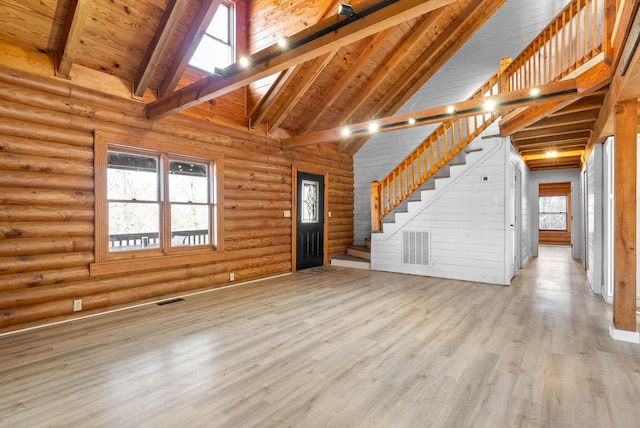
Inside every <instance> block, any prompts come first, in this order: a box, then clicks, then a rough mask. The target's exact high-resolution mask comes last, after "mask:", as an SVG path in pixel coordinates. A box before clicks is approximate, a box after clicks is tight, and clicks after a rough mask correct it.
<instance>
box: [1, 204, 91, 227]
mask: <svg viewBox="0 0 640 428" xmlns="http://www.w3.org/2000/svg"><path fill="white" fill-rule="evenodd" d="M40 221H45V222H46V221H54V222H55V221H93V209H92V207H86V208H81V207H78V208H74V207H56V206H49V207H48V206H44V205H39V206H33V205H0V223H7V222H40Z"/></svg>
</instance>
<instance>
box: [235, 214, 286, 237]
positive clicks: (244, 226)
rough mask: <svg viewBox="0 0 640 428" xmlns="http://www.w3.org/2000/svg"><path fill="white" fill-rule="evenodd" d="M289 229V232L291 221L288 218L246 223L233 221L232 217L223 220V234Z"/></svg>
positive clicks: (244, 221) (243, 220) (242, 220)
mask: <svg viewBox="0 0 640 428" xmlns="http://www.w3.org/2000/svg"><path fill="white" fill-rule="evenodd" d="M286 227H289V231H291V219H290V218H284V217H282V218H280V219H255V220H253V221H251V222H247V221H246V220H245V219H240V220H235V219H234V218H233V217H228V218H225V220H224V230H225V234H226V233H227V232H230V231H234V230H246V231H251V230H262V229H271V228H276V229H278V228H286Z"/></svg>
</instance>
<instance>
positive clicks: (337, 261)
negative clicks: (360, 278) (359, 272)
mask: <svg viewBox="0 0 640 428" xmlns="http://www.w3.org/2000/svg"><path fill="white" fill-rule="evenodd" d="M331 265H332V266H342V267H350V268H355V269H366V270H370V269H371V239H370V238H367V239H365V245H364V246H359V245H349V246H347V253H346V254H339V255H337V256H332V257H331Z"/></svg>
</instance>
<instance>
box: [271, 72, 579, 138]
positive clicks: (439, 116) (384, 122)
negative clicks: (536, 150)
mask: <svg viewBox="0 0 640 428" xmlns="http://www.w3.org/2000/svg"><path fill="white" fill-rule="evenodd" d="M539 89H540V94H539V95H538V96H535V97H532V96H531V95H530V93H529V90H528V89H521V90H518V91H513V92H507V93H503V94H500V95H497V96H493V97H485V98H476V99H471V100H466V101H461V102H458V103H455V104H452V105H450V106H439V107H433V108H428V109H424V110H420V111H417V112H413V113H406V114H402V115H398V116H392V117H386V118H381V119H376V120H374V121H368V122H360V123H356V124H352V125H349V126H346V127H344V128H334V129H329V130H326V131H319V132H312V133H309V134H304V135H299V136H296V137H292V138H286V139H283V140H282V147H285V148H292V147H300V146H308V145H314V144H320V143H328V142H336V141H341V140H343V139H345V136H344V135H343V130H344V129H346V130H349V132H350V135H352V136H360V135H369V136H370V133H369V125H370V124H371V123H372V122H375V123H376V124H377V125H378V131H377V132H388V131H395V130H398V129H405V128H410V127H415V126H420V125H426V124H428V123H438V122H444V121H447V120H453V119H455V118H457V117H464V116H473V115H477V114H486V113H487V111H486V110H485V107H484V106H485V104H486V103H487V102H488V101H492V102H493V103H495V105H496V109H497V110H500V109H506V108H509V109H511V108H514V107H520V106H525V105H535V104H539V103H544V102H549V100H551V101H554V100H555V99H564V98H565V97H571V96H575V93H576V91H577V88H576V81H575V79H570V80H563V81H561V82H555V83H550V84H548V85H544V86H541V87H540V88H539ZM449 108H453V109H454V111H455V113H453V114H452V113H449ZM412 118H413V119H416V122H415V123H413V121H412V120H411V119H412Z"/></svg>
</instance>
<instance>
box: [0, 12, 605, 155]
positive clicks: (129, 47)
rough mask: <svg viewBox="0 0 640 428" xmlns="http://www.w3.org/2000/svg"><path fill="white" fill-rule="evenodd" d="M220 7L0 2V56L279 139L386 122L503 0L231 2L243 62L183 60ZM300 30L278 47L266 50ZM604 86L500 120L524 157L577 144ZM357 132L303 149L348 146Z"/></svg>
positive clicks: (357, 143) (162, 110)
mask: <svg viewBox="0 0 640 428" xmlns="http://www.w3.org/2000/svg"><path fill="white" fill-rule="evenodd" d="M220 3H221V0H142V1H135V2H131V1H123V0H59V1H53V0H3V1H2V2H1V3H0V16H1V17H2V18H0V20H1V22H2V25H0V49H1V50H2V51H3V52H4V53H5V54H6V58H9V59H7V61H9V62H11V58H12V57H13V55H14V54H13V52H14V50H13V49H16V48H18V49H22V50H23V51H24V52H31V53H33V54H34V55H35V54H37V53H39V54H40V55H47V56H48V58H50V63H51V67H52V68H53V73H52V72H51V70H49V74H56V75H57V76H59V77H63V78H70V79H71V81H74V80H76V81H79V80H80V76H88V75H91V76H95V75H96V73H104V74H105V75H109V78H112V79H113V78H115V79H119V81H121V82H123V85H125V86H126V87H128V88H130V95H131V96H132V97H134V98H136V99H139V100H141V102H144V103H146V104H147V106H146V114H147V116H148V117H149V118H150V119H154V118H158V117H162V116H164V115H167V114H176V113H181V114H187V115H190V116H193V117H197V118H200V119H202V120H207V121H213V122H223V123H225V124H227V125H231V126H233V127H236V128H244V129H250V130H252V131H254V132H257V133H261V134H269V135H271V136H273V137H275V138H280V139H282V140H287V139H289V140H290V139H291V138H295V137H297V136H302V135H306V134H311V133H317V132H318V131H324V130H329V129H336V128H339V127H340V126H342V125H347V124H353V123H359V122H364V121H368V120H372V119H378V118H383V117H388V116H393V115H394V114H395V113H396V112H397V111H398V109H399V108H400V107H401V106H402V105H403V104H404V103H405V102H406V101H407V100H408V99H409V98H410V97H411V96H412V95H413V94H414V93H415V92H416V91H417V90H418V89H419V88H420V87H421V86H422V85H423V84H424V83H425V82H426V81H427V80H428V79H429V78H430V77H431V76H433V75H434V74H435V72H436V71H437V70H438V69H439V68H440V67H441V66H442V65H443V64H444V63H445V61H446V60H447V59H449V58H450V57H451V55H453V53H455V51H456V50H457V49H458V48H460V47H461V46H462V45H463V44H464V43H465V41H466V40H468V39H469V37H470V36H471V35H472V34H473V33H474V32H475V31H476V30H477V29H478V28H479V27H480V26H482V24H483V23H484V22H486V20H487V19H488V18H489V17H490V16H491V15H492V14H493V13H494V12H495V11H496V10H497V9H498V8H499V7H500V6H501V5H502V4H503V3H504V0H457V1H454V0H422V1H420V0H396V1H393V0H362V1H354V2H353V3H352V6H353V10H354V11H355V12H356V17H357V15H358V14H359V13H363V14H364V12H366V11H371V12H370V13H369V12H366V13H367V14H366V16H363V17H362V18H361V19H360V18H359V17H357V19H354V18H347V17H345V16H339V15H338V14H337V10H338V6H339V4H340V2H339V1H335V0H320V1H313V2H310V1H304V0H289V1H286V2H283V1H274V0H253V1H248V0H237V1H236V2H235V3H234V4H235V10H236V45H237V50H238V54H237V57H238V58H239V57H240V56H242V55H249V56H250V57H251V58H252V59H253V60H254V65H252V66H251V67H249V68H248V69H246V70H238V69H237V67H236V66H235V65H233V66H231V68H232V69H233V68H234V67H235V69H236V72H235V73H233V74H230V75H229V76H224V77H221V76H216V75H209V74H207V73H204V72H202V71H200V70H197V69H194V68H192V67H189V66H188V61H189V59H190V57H191V55H192V54H193V51H194V49H195V46H196V44H197V41H198V40H199V38H200V37H201V35H202V33H203V31H204V30H205V29H206V27H207V25H208V23H209V21H210V20H211V17H212V16H213V14H214V13H215V11H216V8H217V7H218V5H219V4H220ZM343 21H349V22H347V23H346V25H344V26H341V27H332V25H335V24H336V23H340V22H343ZM327 29H329V30H328V31H324V33H323V30H327ZM325 33H326V34H325ZM310 34H312V35H313V37H311V38H310V40H308V41H307V42H305V43H303V44H300V45H295V46H293V47H292V48H291V49H290V50H285V51H282V50H281V49H280V50H279V48H278V46H277V42H278V40H279V39H280V38H282V37H288V38H289V39H290V40H292V41H294V42H297V41H299V40H302V39H303V38H304V37H306V36H308V35H310ZM5 64H6V61H5ZM9 65H11V64H9ZM497 67H498V65H497V64H496V68H497ZM92 73H93V74H92ZM605 93H606V91H605V90H600V91H591V92H590V93H588V94H585V95H584V96H582V97H580V98H576V99H575V100H573V101H571V102H568V101H563V102H557V103H555V104H554V107H553V108H542V107H541V108H539V109H538V110H537V111H536V110H534V109H529V110H528V111H527V112H526V113H522V114H520V116H514V115H512V116H511V117H509V118H506V120H505V122H504V123H502V124H501V126H502V127H503V129H504V130H505V131H504V133H505V135H513V141H514V144H515V145H516V147H517V148H518V149H519V150H520V151H521V153H522V154H523V155H527V154H530V155H531V156H532V158H531V159H532V161H531V163H530V165H535V163H534V162H533V160H534V158H535V156H537V155H540V154H541V153H543V150H545V149H547V148H549V147H552V146H555V145H562V144H565V145H566V148H565V149H566V150H568V151H574V150H576V151H577V150H582V149H584V147H585V146H586V144H587V143H588V141H589V136H590V135H591V133H590V132H591V129H592V128H593V126H594V122H595V120H596V119H597V117H598V111H599V108H600V107H601V105H602V101H603V99H604V95H605ZM451 101H452V102H456V101H461V100H451ZM587 134H589V135H587ZM367 139H368V137H366V136H361V137H354V138H347V139H344V140H342V141H338V142H335V141H332V142H325V141H321V140H318V141H316V142H315V143H313V144H310V147H316V148H319V149H321V148H322V147H323V146H329V145H332V146H334V147H335V148H336V149H337V150H340V151H344V152H349V153H355V152H356V151H357V150H358V149H359V148H360V147H362V145H363V144H364V143H365V142H366V141H367ZM565 149H563V150H565ZM578 159H579V157H578ZM574 160H575V159H574ZM571 166H573V164H571Z"/></svg>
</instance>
